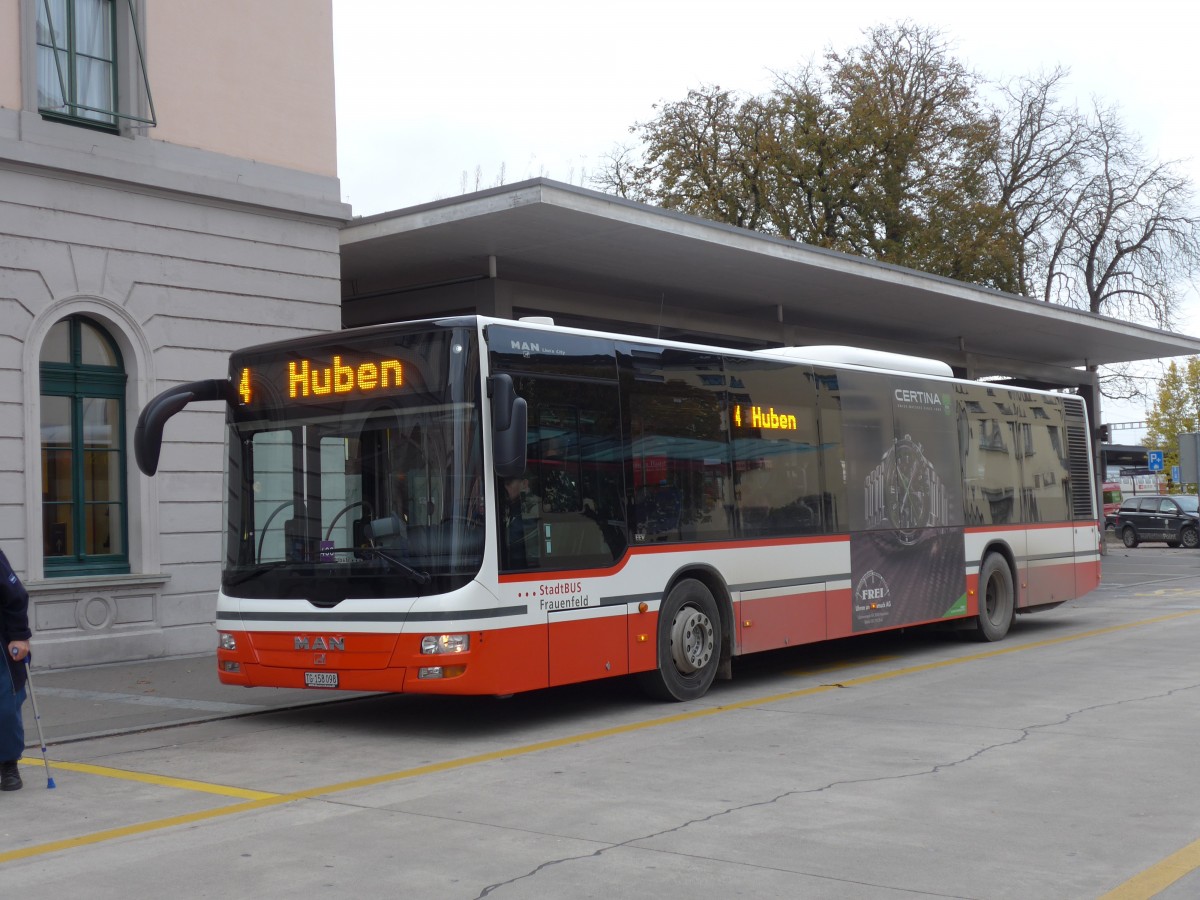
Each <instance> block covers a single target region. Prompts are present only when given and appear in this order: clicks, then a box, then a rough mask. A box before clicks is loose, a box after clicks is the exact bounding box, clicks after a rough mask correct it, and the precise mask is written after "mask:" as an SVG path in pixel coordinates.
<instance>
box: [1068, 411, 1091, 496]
mask: <svg viewBox="0 0 1200 900" xmlns="http://www.w3.org/2000/svg"><path fill="white" fill-rule="evenodd" d="M1064 406H1065V407H1066V409H1065V412H1066V414H1067V415H1066V418H1067V454H1068V461H1067V468H1068V470H1069V471H1070V473H1071V518H1072V519H1075V520H1079V519H1095V518H1096V507H1095V505H1094V504H1093V503H1092V496H1093V493H1092V487H1093V486H1092V476H1091V472H1092V468H1091V466H1090V465H1089V464H1088V462H1089V461H1088V439H1087V418H1086V417H1085V416H1084V414H1083V402H1082V401H1074V402H1073V401H1071V400H1067V401H1066V402H1065V403H1064Z"/></svg>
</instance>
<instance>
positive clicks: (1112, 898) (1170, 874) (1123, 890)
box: [1100, 840, 1200, 900]
mask: <svg viewBox="0 0 1200 900" xmlns="http://www.w3.org/2000/svg"><path fill="white" fill-rule="evenodd" d="M1197 868H1200V840H1197V841H1192V843H1190V844H1188V845H1187V846H1186V847H1184V848H1183V849H1182V850H1179V851H1177V852H1175V853H1172V854H1171V855H1170V856H1168V857H1167V858H1166V859H1164V860H1163V861H1162V862H1160V863H1157V864H1155V865H1153V866H1151V867H1150V868H1149V869H1147V870H1146V871H1144V872H1140V873H1138V874H1137V875H1134V876H1133V877H1132V878H1130V879H1129V880H1128V881H1126V882H1125V883H1124V884H1122V885H1119V886H1118V887H1115V888H1113V889H1112V890H1111V891H1109V892H1108V893H1107V894H1105V895H1104V896H1103V897H1101V898H1100V900H1149V898H1150V897H1154V896H1155V895H1157V894H1158V893H1160V892H1161V891H1164V890H1166V889H1167V888H1168V887H1170V886H1171V885H1173V884H1174V883H1175V882H1176V881H1178V880H1179V879H1180V878H1182V877H1183V876H1184V875H1188V874H1190V873H1191V872H1194V871H1196V869H1197Z"/></svg>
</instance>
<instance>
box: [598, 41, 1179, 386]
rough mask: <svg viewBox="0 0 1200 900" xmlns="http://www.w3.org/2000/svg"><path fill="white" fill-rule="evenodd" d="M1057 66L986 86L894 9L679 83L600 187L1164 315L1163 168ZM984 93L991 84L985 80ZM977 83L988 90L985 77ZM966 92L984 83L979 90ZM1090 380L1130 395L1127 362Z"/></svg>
mask: <svg viewBox="0 0 1200 900" xmlns="http://www.w3.org/2000/svg"><path fill="white" fill-rule="evenodd" d="M1066 78H1067V73H1066V71H1065V70H1063V69H1060V68H1056V69H1053V70H1051V71H1049V72H1046V73H1041V74H1038V75H1034V76H1028V77H1025V78H1020V79H1017V80H1015V81H1012V82H1009V83H1007V84H1004V85H999V86H990V85H988V83H987V82H985V81H983V80H982V79H981V78H980V77H979V76H977V75H975V74H973V73H971V72H970V71H968V70H967V69H966V68H965V67H964V66H963V65H962V64H961V63H960V62H958V61H957V60H956V59H955V58H954V57H953V56H952V55H951V53H950V50H949V47H948V45H947V43H946V41H945V39H944V38H943V36H942V34H941V33H940V32H938V31H936V30H932V29H928V28H923V27H920V26H917V25H913V24H911V23H908V22H903V23H899V24H896V25H892V26H879V27H876V28H873V29H870V30H868V31H867V32H866V33H865V39H864V41H863V43H862V44H860V45H859V46H856V47H853V48H851V49H850V50H848V51H846V52H844V53H838V52H835V51H833V50H828V51H826V52H825V54H824V55H823V57H822V58H821V60H820V61H819V62H813V63H810V64H809V65H808V66H806V67H803V68H802V69H800V70H799V71H798V72H796V73H793V74H790V75H782V76H779V77H778V78H777V81H776V84H775V86H774V88H773V89H772V90H771V91H769V92H768V93H767V94H766V95H765V96H762V97H746V96H742V95H740V94H738V93H736V92H734V91H729V90H723V89H721V88H720V87H702V88H699V89H696V90H693V91H689V92H688V95H687V97H686V98H685V99H684V100H682V101H676V102H670V103H665V104H663V105H661V106H660V107H656V109H657V110H658V114H657V115H656V116H655V117H654V118H652V119H651V120H649V121H647V122H642V123H637V124H635V125H634V126H633V127H632V128H631V129H630V131H631V132H632V133H633V134H634V135H635V136H637V138H639V142H638V143H637V144H636V145H634V146H625V147H621V148H618V150H617V151H615V152H614V154H613V155H612V156H611V157H610V158H609V159H608V160H606V161H605V162H604V163H603V165H602V168H601V171H600V173H599V174H598V175H597V176H596V177H595V178H594V183H595V184H598V185H599V186H600V187H601V188H603V189H607V190H611V191H614V192H615V193H617V194H619V195H621V196H625V197H630V198H632V199H636V200H641V201H644V202H649V203H655V204H658V205H661V206H664V207H667V208H670V209H678V210H681V211H683V212H688V213H692V214H694V215H699V216H705V217H708V218H712V219H715V220H717V221H721V222H727V223H729V224H733V225H738V226H740V227H744V228H751V229H756V230H759V231H763V232H766V233H769V234H775V235H779V236H782V237H787V238H791V239H794V240H798V241H804V242H806V243H811V244H815V245H817V246H822V247H828V248H831V249H834V250H840V251H844V252H848V253H854V254H858V255H862V256H865V257H868V258H871V259H878V260H882V261H886V262H891V263H895V264H898V265H903V266H909V267H911V268H915V269H920V270H923V271H926V272H930V273H933V274H938V275H944V276H947V277H950V278H954V279H958V280H961V281H966V282H971V283H975V284H980V285H984V286H988V287H994V288H997V289H1000V290H1004V291H1008V292H1012V293H1020V294H1023V295H1025V296H1029V297H1039V298H1041V299H1043V300H1045V301H1047V302H1055V303H1062V304H1066V305H1069V306H1073V307H1076V308H1078V309H1085V310H1088V311H1090V312H1093V313H1100V314H1103V315H1107V316H1111V317H1114V318H1121V319H1125V320H1129V321H1143V322H1148V323H1151V324H1153V325H1155V326H1157V327H1161V328H1169V327H1171V325H1172V323H1173V319H1174V316H1175V314H1176V309H1177V306H1178V304H1179V301H1180V297H1181V295H1182V291H1183V290H1184V289H1185V288H1186V285H1187V284H1188V283H1189V282H1190V281H1191V280H1193V278H1194V276H1195V275H1196V274H1197V269H1198V268H1200V216H1197V214H1196V212H1195V207H1194V202H1193V201H1194V198H1193V192H1192V186H1191V184H1190V182H1189V181H1188V180H1187V178H1186V177H1184V176H1183V175H1181V174H1180V173H1179V172H1178V170H1177V167H1176V165H1175V164H1173V163H1169V162H1168V163H1162V162H1157V161H1154V160H1153V159H1151V158H1150V157H1149V156H1148V155H1147V154H1146V152H1145V151H1144V149H1143V148H1142V147H1141V145H1140V143H1139V142H1138V141H1137V140H1136V139H1135V138H1134V136H1133V135H1131V134H1130V133H1129V132H1128V131H1127V129H1126V128H1125V126H1124V124H1123V123H1122V122H1121V120H1120V118H1119V117H1118V116H1117V114H1116V113H1115V111H1113V110H1112V109H1108V108H1105V107H1104V106H1102V105H1099V104H1096V105H1095V108H1094V109H1093V110H1092V111H1091V112H1090V113H1087V114H1084V113H1081V112H1079V111H1078V110H1076V109H1074V108H1072V107H1069V106H1067V105H1065V104H1064V103H1063V102H1062V101H1061V100H1060V97H1059V95H1060V93H1061V91H1062V89H1063V87H1064V85H1065V82H1066ZM992 88H997V89H995V90H992ZM989 90H990V91H991V93H987V91H989ZM985 93H987V96H988V97H989V99H988V100H986V101H985V100H984V99H983V98H984V96H985ZM1103 385H1104V390H1105V393H1106V394H1108V395H1110V396H1114V395H1120V396H1136V395H1138V394H1139V393H1140V390H1141V389H1140V387H1139V385H1138V383H1137V381H1136V380H1131V378H1130V377H1129V376H1128V373H1124V372H1120V371H1118V372H1116V373H1111V374H1107V375H1105V376H1104V378H1103Z"/></svg>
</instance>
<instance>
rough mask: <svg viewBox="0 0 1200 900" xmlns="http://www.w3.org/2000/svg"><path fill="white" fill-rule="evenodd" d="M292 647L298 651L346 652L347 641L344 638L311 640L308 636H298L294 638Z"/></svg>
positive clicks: (317, 638)
mask: <svg viewBox="0 0 1200 900" xmlns="http://www.w3.org/2000/svg"><path fill="white" fill-rule="evenodd" d="M292 646H293V648H294V649H296V650H326V651H329V650H345V649H346V639H345V638H344V637H329V638H324V637H315V638H311V639H310V638H309V637H307V636H306V635H296V636H295V637H294V638H292Z"/></svg>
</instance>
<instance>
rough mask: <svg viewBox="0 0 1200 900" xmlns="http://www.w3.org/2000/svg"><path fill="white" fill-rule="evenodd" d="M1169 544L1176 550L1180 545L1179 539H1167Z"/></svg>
mask: <svg viewBox="0 0 1200 900" xmlns="http://www.w3.org/2000/svg"><path fill="white" fill-rule="evenodd" d="M1167 546H1168V547H1170V548H1171V549H1172V550H1174V549H1175V548H1176V547H1178V546H1179V541H1167Z"/></svg>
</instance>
